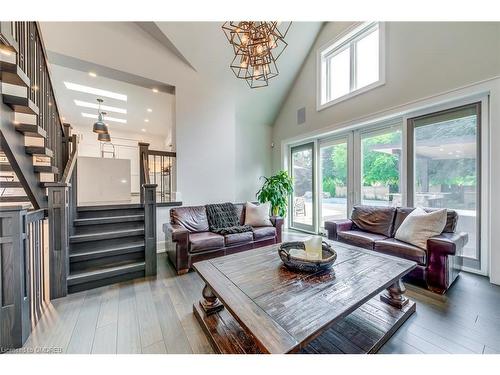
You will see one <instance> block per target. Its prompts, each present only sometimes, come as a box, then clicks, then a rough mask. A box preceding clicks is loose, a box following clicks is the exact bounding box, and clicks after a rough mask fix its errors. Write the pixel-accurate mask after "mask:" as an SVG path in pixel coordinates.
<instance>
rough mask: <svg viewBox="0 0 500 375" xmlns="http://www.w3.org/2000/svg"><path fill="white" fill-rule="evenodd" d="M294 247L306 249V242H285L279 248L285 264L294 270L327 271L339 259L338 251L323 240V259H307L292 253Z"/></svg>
mask: <svg viewBox="0 0 500 375" xmlns="http://www.w3.org/2000/svg"><path fill="white" fill-rule="evenodd" d="M292 249H299V250H305V245H304V242H300V241H293V242H283V243H282V244H281V245H280V247H279V249H278V254H279V255H280V258H281V260H282V261H283V263H284V264H285V266H286V267H287V268H288V269H290V270H293V271H299V272H319V271H325V270H328V269H330V268H331V267H332V265H333V263H335V261H336V260H337V252H336V251H335V250H333V248H332V247H331V246H330V244H328V243H326V242H325V241H323V243H322V250H323V254H322V255H323V256H322V258H321V259H306V258H303V257H296V256H293V255H290V250H292Z"/></svg>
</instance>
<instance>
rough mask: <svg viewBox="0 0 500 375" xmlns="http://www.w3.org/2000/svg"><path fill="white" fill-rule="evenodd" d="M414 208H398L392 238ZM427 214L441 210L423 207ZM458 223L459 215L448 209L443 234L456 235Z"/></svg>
mask: <svg viewBox="0 0 500 375" xmlns="http://www.w3.org/2000/svg"><path fill="white" fill-rule="evenodd" d="M414 209H415V208H414V207H398V208H397V209H396V217H395V218H394V228H393V229H392V236H391V237H394V235H395V234H396V232H397V230H398V229H399V226H400V225H401V224H402V223H403V221H404V220H405V219H406V217H407V216H408V215H409V214H410V212H412V211H413V210H414ZM423 210H424V211H425V212H432V211H437V210H440V208H428V207H423ZM457 222H458V213H457V212H456V211H454V210H450V209H446V225H445V226H444V229H443V233H455V229H456V228H457Z"/></svg>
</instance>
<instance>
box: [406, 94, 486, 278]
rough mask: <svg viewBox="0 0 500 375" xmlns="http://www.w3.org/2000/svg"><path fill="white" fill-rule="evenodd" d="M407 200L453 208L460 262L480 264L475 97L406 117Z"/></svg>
mask: <svg viewBox="0 0 500 375" xmlns="http://www.w3.org/2000/svg"><path fill="white" fill-rule="evenodd" d="M408 125H409V126H408V137H409V138H408V144H409V153H408V154H409V155H410V156H409V160H408V177H409V181H408V187H409V188H408V201H409V203H411V204H412V205H414V206H423V207H436V208H449V209H453V210H455V211H457V213H458V217H459V219H458V223H457V229H456V230H457V231H463V232H467V233H468V234H469V242H468V243H467V245H466V246H465V249H464V254H463V256H464V263H465V264H466V265H468V266H470V267H475V268H479V266H480V263H479V261H480V242H479V239H480V236H479V233H480V231H479V228H480V222H479V218H480V210H479V209H480V178H479V177H480V130H481V127H480V103H477V104H472V105H467V106H463V107H459V108H454V109H450V110H447V111H443V112H438V113H432V114H428V115H425V116H421V117H416V118H412V119H410V120H409V122H408Z"/></svg>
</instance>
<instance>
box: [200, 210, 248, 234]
mask: <svg viewBox="0 0 500 375" xmlns="http://www.w3.org/2000/svg"><path fill="white" fill-rule="evenodd" d="M205 208H206V209H207V218H208V226H209V228H210V232H214V233H218V234H222V235H226V234H234V233H243V232H251V231H252V227H251V226H249V225H240V219H239V218H238V212H237V209H236V206H235V205H234V204H232V203H218V204H207V205H206V206H205Z"/></svg>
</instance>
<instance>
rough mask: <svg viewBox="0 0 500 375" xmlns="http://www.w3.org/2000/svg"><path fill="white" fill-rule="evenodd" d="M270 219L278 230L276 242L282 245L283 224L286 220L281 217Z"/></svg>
mask: <svg viewBox="0 0 500 375" xmlns="http://www.w3.org/2000/svg"><path fill="white" fill-rule="evenodd" d="M270 219H271V223H272V224H273V226H274V227H275V228H276V242H277V243H280V242H281V240H282V234H283V223H284V222H285V220H284V219H283V218H282V217H280V216H271V217H270Z"/></svg>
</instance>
